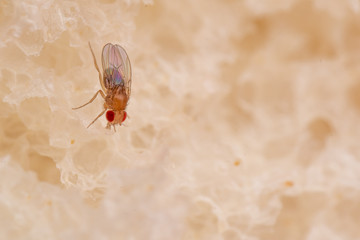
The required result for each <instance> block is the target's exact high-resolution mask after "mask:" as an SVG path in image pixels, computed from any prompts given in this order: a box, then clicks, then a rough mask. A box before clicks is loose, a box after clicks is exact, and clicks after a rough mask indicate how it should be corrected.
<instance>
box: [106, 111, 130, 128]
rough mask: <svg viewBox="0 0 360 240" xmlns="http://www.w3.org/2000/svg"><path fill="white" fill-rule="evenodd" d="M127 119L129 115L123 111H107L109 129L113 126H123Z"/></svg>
mask: <svg viewBox="0 0 360 240" xmlns="http://www.w3.org/2000/svg"><path fill="white" fill-rule="evenodd" d="M126 117H127V113H126V112H125V111H123V110H121V111H116V110H107V112H106V120H107V121H108V124H107V127H108V128H110V126H111V125H115V124H120V125H121V124H122V123H123V122H124V121H125V119H126Z"/></svg>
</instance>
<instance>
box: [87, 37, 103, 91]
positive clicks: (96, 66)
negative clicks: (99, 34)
mask: <svg viewBox="0 0 360 240" xmlns="http://www.w3.org/2000/svg"><path fill="white" fill-rule="evenodd" d="M89 47H90V51H91V54H92V57H93V60H94V65H95V68H96V70H97V71H98V73H99V81H100V84H101V87H102V88H103V89H104V85H103V81H102V76H101V73H100V69H99V66H98V65H97V62H96V58H95V54H94V51H93V50H92V48H91V45H90V42H89Z"/></svg>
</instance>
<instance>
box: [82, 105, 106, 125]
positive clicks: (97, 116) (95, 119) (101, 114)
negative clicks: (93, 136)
mask: <svg viewBox="0 0 360 240" xmlns="http://www.w3.org/2000/svg"><path fill="white" fill-rule="evenodd" d="M105 111H106V109H104V110H103V111H102V112H101V113H100V114H99V115H98V116H97V117H96V118H95V119H94V121H92V122H91V123H90V124H89V126H87V127H86V128H89V127H90V126H91V125H92V124H93V123H94V122H95V121H96V120H98V118H99V117H101V116H102V115H103V114H104V113H105Z"/></svg>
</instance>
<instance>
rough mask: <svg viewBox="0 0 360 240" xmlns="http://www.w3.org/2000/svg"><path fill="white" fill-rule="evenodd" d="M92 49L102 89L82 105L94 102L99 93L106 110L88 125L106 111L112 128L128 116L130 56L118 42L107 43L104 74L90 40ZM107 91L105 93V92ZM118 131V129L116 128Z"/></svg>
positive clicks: (103, 53)
mask: <svg viewBox="0 0 360 240" xmlns="http://www.w3.org/2000/svg"><path fill="white" fill-rule="evenodd" d="M89 47H90V51H91V54H92V57H93V60H94V65H95V68H96V70H97V71H98V73H99V80H100V85H101V88H102V90H101V89H100V90H99V91H97V92H96V93H95V95H94V96H93V97H92V98H91V99H90V101H89V102H87V103H85V104H84V105H81V106H80V107H77V108H73V109H74V110H75V109H79V108H82V107H85V106H86V105H88V104H89V103H91V102H93V101H94V99H95V98H96V97H97V95H98V94H99V93H100V95H101V96H102V97H103V99H104V100H105V102H104V110H103V111H102V112H101V113H100V114H99V115H98V116H97V117H96V118H95V119H94V121H92V122H91V123H90V124H89V125H88V126H87V127H90V126H91V125H92V124H93V123H94V122H95V121H96V120H97V119H98V118H99V117H101V116H102V115H103V114H104V113H105V112H106V114H105V116H106V119H107V121H108V123H107V126H106V128H108V129H110V128H111V126H113V127H114V130H115V125H116V124H120V125H121V124H122V123H123V122H124V121H125V119H126V116H127V113H126V111H125V109H126V106H127V104H128V101H129V98H130V94H131V65H130V60H129V57H128V55H127V53H126V51H125V49H124V48H122V47H121V46H120V45H117V44H115V45H114V44H111V43H108V44H106V45H105V46H104V47H103V49H102V55H101V62H102V67H103V74H102V75H101V73H100V70H99V67H98V65H97V63H96V58H95V54H94V52H93V50H92V48H91V45H90V42H89ZM104 92H105V93H104ZM115 131H116V130H115Z"/></svg>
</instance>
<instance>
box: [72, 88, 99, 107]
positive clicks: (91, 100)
mask: <svg viewBox="0 0 360 240" xmlns="http://www.w3.org/2000/svg"><path fill="white" fill-rule="evenodd" d="M99 93H100V95H101V96H102V97H103V98H104V99H105V94H104V92H103V91H101V90H99V91H97V92H96V93H95V95H94V96H93V98H92V99H90V101H89V102H87V103H85V104H84V105H81V106H80V107H76V108H72V109H73V110H76V109H79V108H82V107H85V106H86V105H88V104H89V103H92V102H93V101H94V99H95V98H96V97H97V95H98V94H99Z"/></svg>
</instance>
